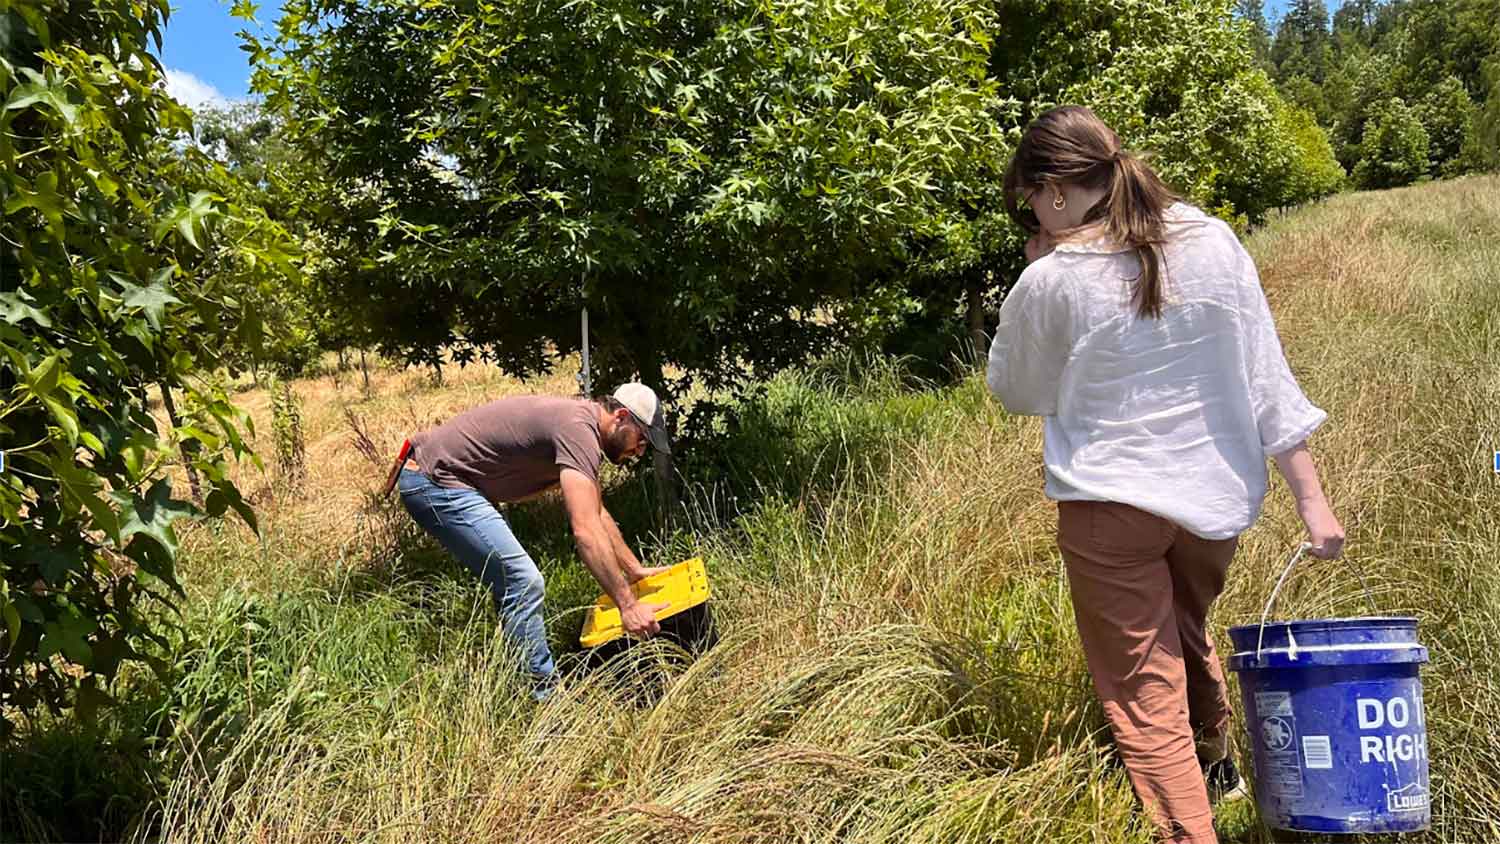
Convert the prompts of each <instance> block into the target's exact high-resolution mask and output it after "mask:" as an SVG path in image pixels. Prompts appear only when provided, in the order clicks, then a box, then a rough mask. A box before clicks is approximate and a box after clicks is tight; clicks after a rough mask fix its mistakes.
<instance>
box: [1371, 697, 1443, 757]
mask: <svg viewBox="0 0 1500 844" xmlns="http://www.w3.org/2000/svg"><path fill="white" fill-rule="evenodd" d="M1354 707H1355V713H1356V715H1357V717H1358V720H1359V729H1360V736H1359V761H1360V763H1361V764H1375V765H1390V764H1394V763H1396V762H1420V761H1422V760H1423V759H1426V758H1427V730H1426V727H1425V725H1424V724H1423V723H1422V703H1421V698H1417V703H1416V705H1415V706H1413V705H1412V703H1411V701H1408V700H1407V699H1406V698H1405V697H1402V696H1400V695H1397V696H1395V697H1391V698H1372V697H1362V698H1357V699H1356V700H1355V702H1354Z"/></svg>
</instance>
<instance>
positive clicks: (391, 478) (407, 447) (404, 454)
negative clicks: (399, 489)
mask: <svg viewBox="0 0 1500 844" xmlns="http://www.w3.org/2000/svg"><path fill="white" fill-rule="evenodd" d="M410 456H411V440H402V442H401V449H400V451H397V452H396V462H395V463H394V464H393V465H392V466H391V472H390V474H388V475H386V476H385V489H384V490H383V491H382V492H381V493H380V494H381V496H382V497H388V496H389V495H390V494H391V490H393V489H395V488H396V478H397V477H399V476H400V475H401V467H402V466H403V465H405V464H406V458H408V457H410Z"/></svg>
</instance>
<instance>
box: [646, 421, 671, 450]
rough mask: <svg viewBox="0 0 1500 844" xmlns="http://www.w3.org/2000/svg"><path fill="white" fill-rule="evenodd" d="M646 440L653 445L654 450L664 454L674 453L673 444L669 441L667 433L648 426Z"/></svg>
mask: <svg viewBox="0 0 1500 844" xmlns="http://www.w3.org/2000/svg"><path fill="white" fill-rule="evenodd" d="M646 440H647V441H648V442H650V443H651V447H652V448H654V449H656V450H657V451H659V452H661V453H662V454H671V453H672V443H671V442H670V441H668V440H667V432H666V431H663V430H662V429H660V428H653V427H650V426H648V427H647V428H646Z"/></svg>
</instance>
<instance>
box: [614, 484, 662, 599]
mask: <svg viewBox="0 0 1500 844" xmlns="http://www.w3.org/2000/svg"><path fill="white" fill-rule="evenodd" d="M599 520H600V521H601V522H603V523H604V532H605V533H606V534H607V535H608V536H609V544H610V546H611V547H613V548H614V552H615V562H616V563H618V564H619V565H620V571H622V572H624V573H625V579H626V580H628V581H630V582H631V583H634V582H636V581H637V580H640V579H641V578H643V577H650V576H651V575H653V574H656V573H657V572H663V571H666V570H667V567H666V566H662V567H659V568H647V567H645V566H643V565H641V561H640V559H639V558H637V557H636V555H635V553H634V552H633V551H631V550H630V546H629V545H628V544H626V542H625V537H623V536H621V535H620V526H619V525H618V524H616V523H615V517H614V516H611V515H610V514H609V510H608V509H607V508H605V506H604V503H603V502H602V501H601V502H600V503H599Z"/></svg>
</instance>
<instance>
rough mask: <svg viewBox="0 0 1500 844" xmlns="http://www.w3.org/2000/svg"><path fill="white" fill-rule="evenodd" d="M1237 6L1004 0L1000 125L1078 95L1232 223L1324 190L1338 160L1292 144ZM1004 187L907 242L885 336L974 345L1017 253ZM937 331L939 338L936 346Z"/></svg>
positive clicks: (1014, 268)
mask: <svg viewBox="0 0 1500 844" xmlns="http://www.w3.org/2000/svg"><path fill="white" fill-rule="evenodd" d="M1236 8H1237V6H1236V4H1234V3H1232V2H1230V0H1217V2H1201V3H1165V4H1164V3H1159V2H1151V0H1117V1H1116V2H1111V3H1108V4H1100V3H1097V2H1090V0H1048V2H1043V3H1038V2H1034V0H1024V1H1023V0H1000V2H997V3H996V4H995V13H996V16H997V17H998V18H999V19H1000V20H1001V21H1003V22H1004V28H1003V30H1002V32H1001V34H1000V36H999V37H996V38H995V39H994V48H993V50H992V51H991V56H990V74H991V76H993V77H994V78H995V80H996V81H997V82H998V83H999V86H1000V91H1001V92H1002V93H1003V94H1004V95H1005V97H1006V102H1007V103H1008V104H1009V108H1010V109H1011V110H1012V112H1013V113H1014V115H1015V117H1014V119H1013V121H1008V122H1009V125H1010V126H1012V127H1014V129H1013V131H1014V130H1016V129H1019V128H1020V126H1023V125H1024V124H1025V122H1027V121H1029V120H1030V119H1031V118H1032V117H1034V116H1035V115H1037V114H1040V113H1041V112H1042V111H1044V110H1046V109H1047V108H1050V107H1052V106H1054V105H1057V104H1060V103H1070V102H1074V103H1086V104H1088V105H1090V106H1092V107H1093V108H1094V109H1095V110H1096V111H1097V112H1098V113H1099V114H1100V115H1101V116H1102V117H1103V118H1104V119H1105V120H1107V121H1108V122H1109V123H1110V124H1111V125H1113V126H1114V127H1115V128H1116V129H1117V130H1118V131H1119V132H1120V134H1121V137H1122V140H1123V141H1124V143H1125V144H1126V145H1127V146H1128V147H1130V148H1132V149H1136V150H1140V151H1144V152H1148V153H1150V154H1153V155H1154V156H1155V157H1154V164H1155V165H1156V166H1157V167H1158V169H1160V171H1161V172H1162V173H1163V174H1164V175H1165V176H1166V177H1167V178H1168V179H1169V180H1170V181H1171V182H1172V183H1174V184H1175V185H1177V186H1178V187H1179V189H1181V190H1182V191H1184V192H1185V193H1186V194H1187V196H1188V198H1189V199H1190V200H1191V201H1193V202H1195V203H1198V204H1199V205H1201V206H1203V207H1206V208H1209V209H1211V210H1212V211H1214V212H1215V213H1219V214H1221V215H1223V216H1224V217H1226V218H1227V219H1230V220H1233V221H1235V222H1237V223H1239V224H1244V223H1247V222H1249V221H1252V220H1258V219H1259V218H1260V217H1261V215H1263V214H1264V213H1265V211H1266V210H1268V209H1270V208H1274V207H1277V206H1282V205H1291V204H1296V203H1298V202H1304V201H1307V200H1310V199H1313V198H1315V197H1317V196H1321V195H1323V194H1324V193H1327V192H1329V191H1331V190H1333V189H1334V188H1336V187H1337V185H1338V180H1337V179H1334V180H1332V181H1331V182H1330V180H1329V179H1328V178H1327V175H1328V174H1329V173H1334V174H1338V175H1339V176H1341V172H1340V171H1339V167H1338V164H1337V162H1335V161H1334V160H1333V159H1332V157H1331V155H1330V154H1329V152H1328V145H1327V142H1326V139H1325V140H1324V141H1323V142H1322V144H1321V146H1320V145H1318V144H1316V143H1311V144H1304V145H1299V144H1301V140H1294V138H1293V134H1292V133H1291V131H1290V130H1289V129H1288V128H1287V127H1286V126H1284V125H1283V123H1282V119H1283V111H1284V108H1283V104H1282V103H1281V100H1280V98H1279V97H1278V96H1277V93H1276V91H1275V90H1274V88H1273V87H1272V86H1271V84H1270V82H1269V80H1268V78H1267V77H1266V75H1265V73H1264V72H1263V71H1261V70H1260V69H1259V68H1258V67H1256V64H1255V60H1254V56H1253V55H1252V52H1251V48H1250V45H1249V43H1248V42H1247V41H1246V39H1245V37H1244V31H1243V30H1244V24H1243V23H1242V22H1241V21H1239V20H1237V19H1236V12H1235V9H1236ZM1239 8H1243V7H1242V6H1239ZM1301 128H1304V129H1305V128H1306V127H1301ZM1311 128H1312V130H1313V132H1314V133H1316V134H1322V132H1321V130H1320V129H1317V128H1316V127H1311ZM1304 134H1305V133H1304ZM1319 154H1321V155H1323V156H1324V158H1323V159H1322V160H1321V161H1320V160H1317V156H1318V155H1319ZM1296 168H1301V170H1297V169H1296ZM1294 170H1295V172H1294ZM1303 171H1306V172H1305V173H1304V172H1303ZM994 179H995V181H994V182H992V183H991V187H996V186H998V175H996V176H995V177H994ZM1304 189H1305V190H1306V192H1299V191H1302V190H1304ZM1000 199H1001V198H1000V196H999V195H998V193H997V192H994V191H990V192H985V191H979V192H976V193H975V194H973V195H972V196H971V197H970V200H969V201H968V202H967V203H965V205H964V208H963V213H962V214H959V215H954V217H953V218H950V224H949V225H947V226H945V228H944V229H943V231H942V233H941V236H940V237H937V238H932V239H928V240H924V241H921V242H918V243H916V244H914V245H913V247H912V248H911V249H910V250H908V251H909V255H910V261H909V262H908V264H907V267H906V268H905V270H906V271H905V272H904V273H902V274H900V275H898V276H897V277H896V278H894V279H892V284H894V285H904V286H905V288H906V292H907V293H908V294H909V297H910V304H909V310H908V314H907V316H906V317H905V318H904V319H902V320H898V321H896V322H897V324H899V325H901V326H902V327H901V330H900V331H899V333H898V334H897V335H895V336H894V337H893V338H892V340H891V344H889V345H888V349H889V350H892V351H900V352H904V353H912V352H917V353H919V354H923V355H927V356H936V357H938V358H939V359H941V360H944V361H946V360H950V359H951V358H952V357H953V356H954V355H956V354H959V353H961V352H962V351H963V349H962V344H963V342H964V340H965V339H967V341H968V342H969V343H970V344H972V345H973V346H975V347H977V348H979V349H982V348H983V343H984V322H983V320H984V317H985V313H986V310H987V309H990V310H992V308H990V306H992V305H995V304H998V299H999V296H1000V294H1001V293H1002V292H1003V290H1004V285H1006V284H1008V283H1009V282H1010V281H1011V280H1013V279H1014V278H1015V277H1016V275H1017V274H1018V272H1019V270H1020V268H1021V266H1022V264H1021V253H1020V246H1021V242H1022V239H1021V238H1020V237H1019V236H1018V232H1017V231H1016V230H1015V228H1014V227H1013V226H1012V225H1011V224H1010V223H1009V221H1008V219H1006V218H1005V216H1004V214H1003V211H1002V210H1001V208H1000ZM933 338H947V339H948V344H947V345H940V346H937V347H936V348H934V347H933Z"/></svg>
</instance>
